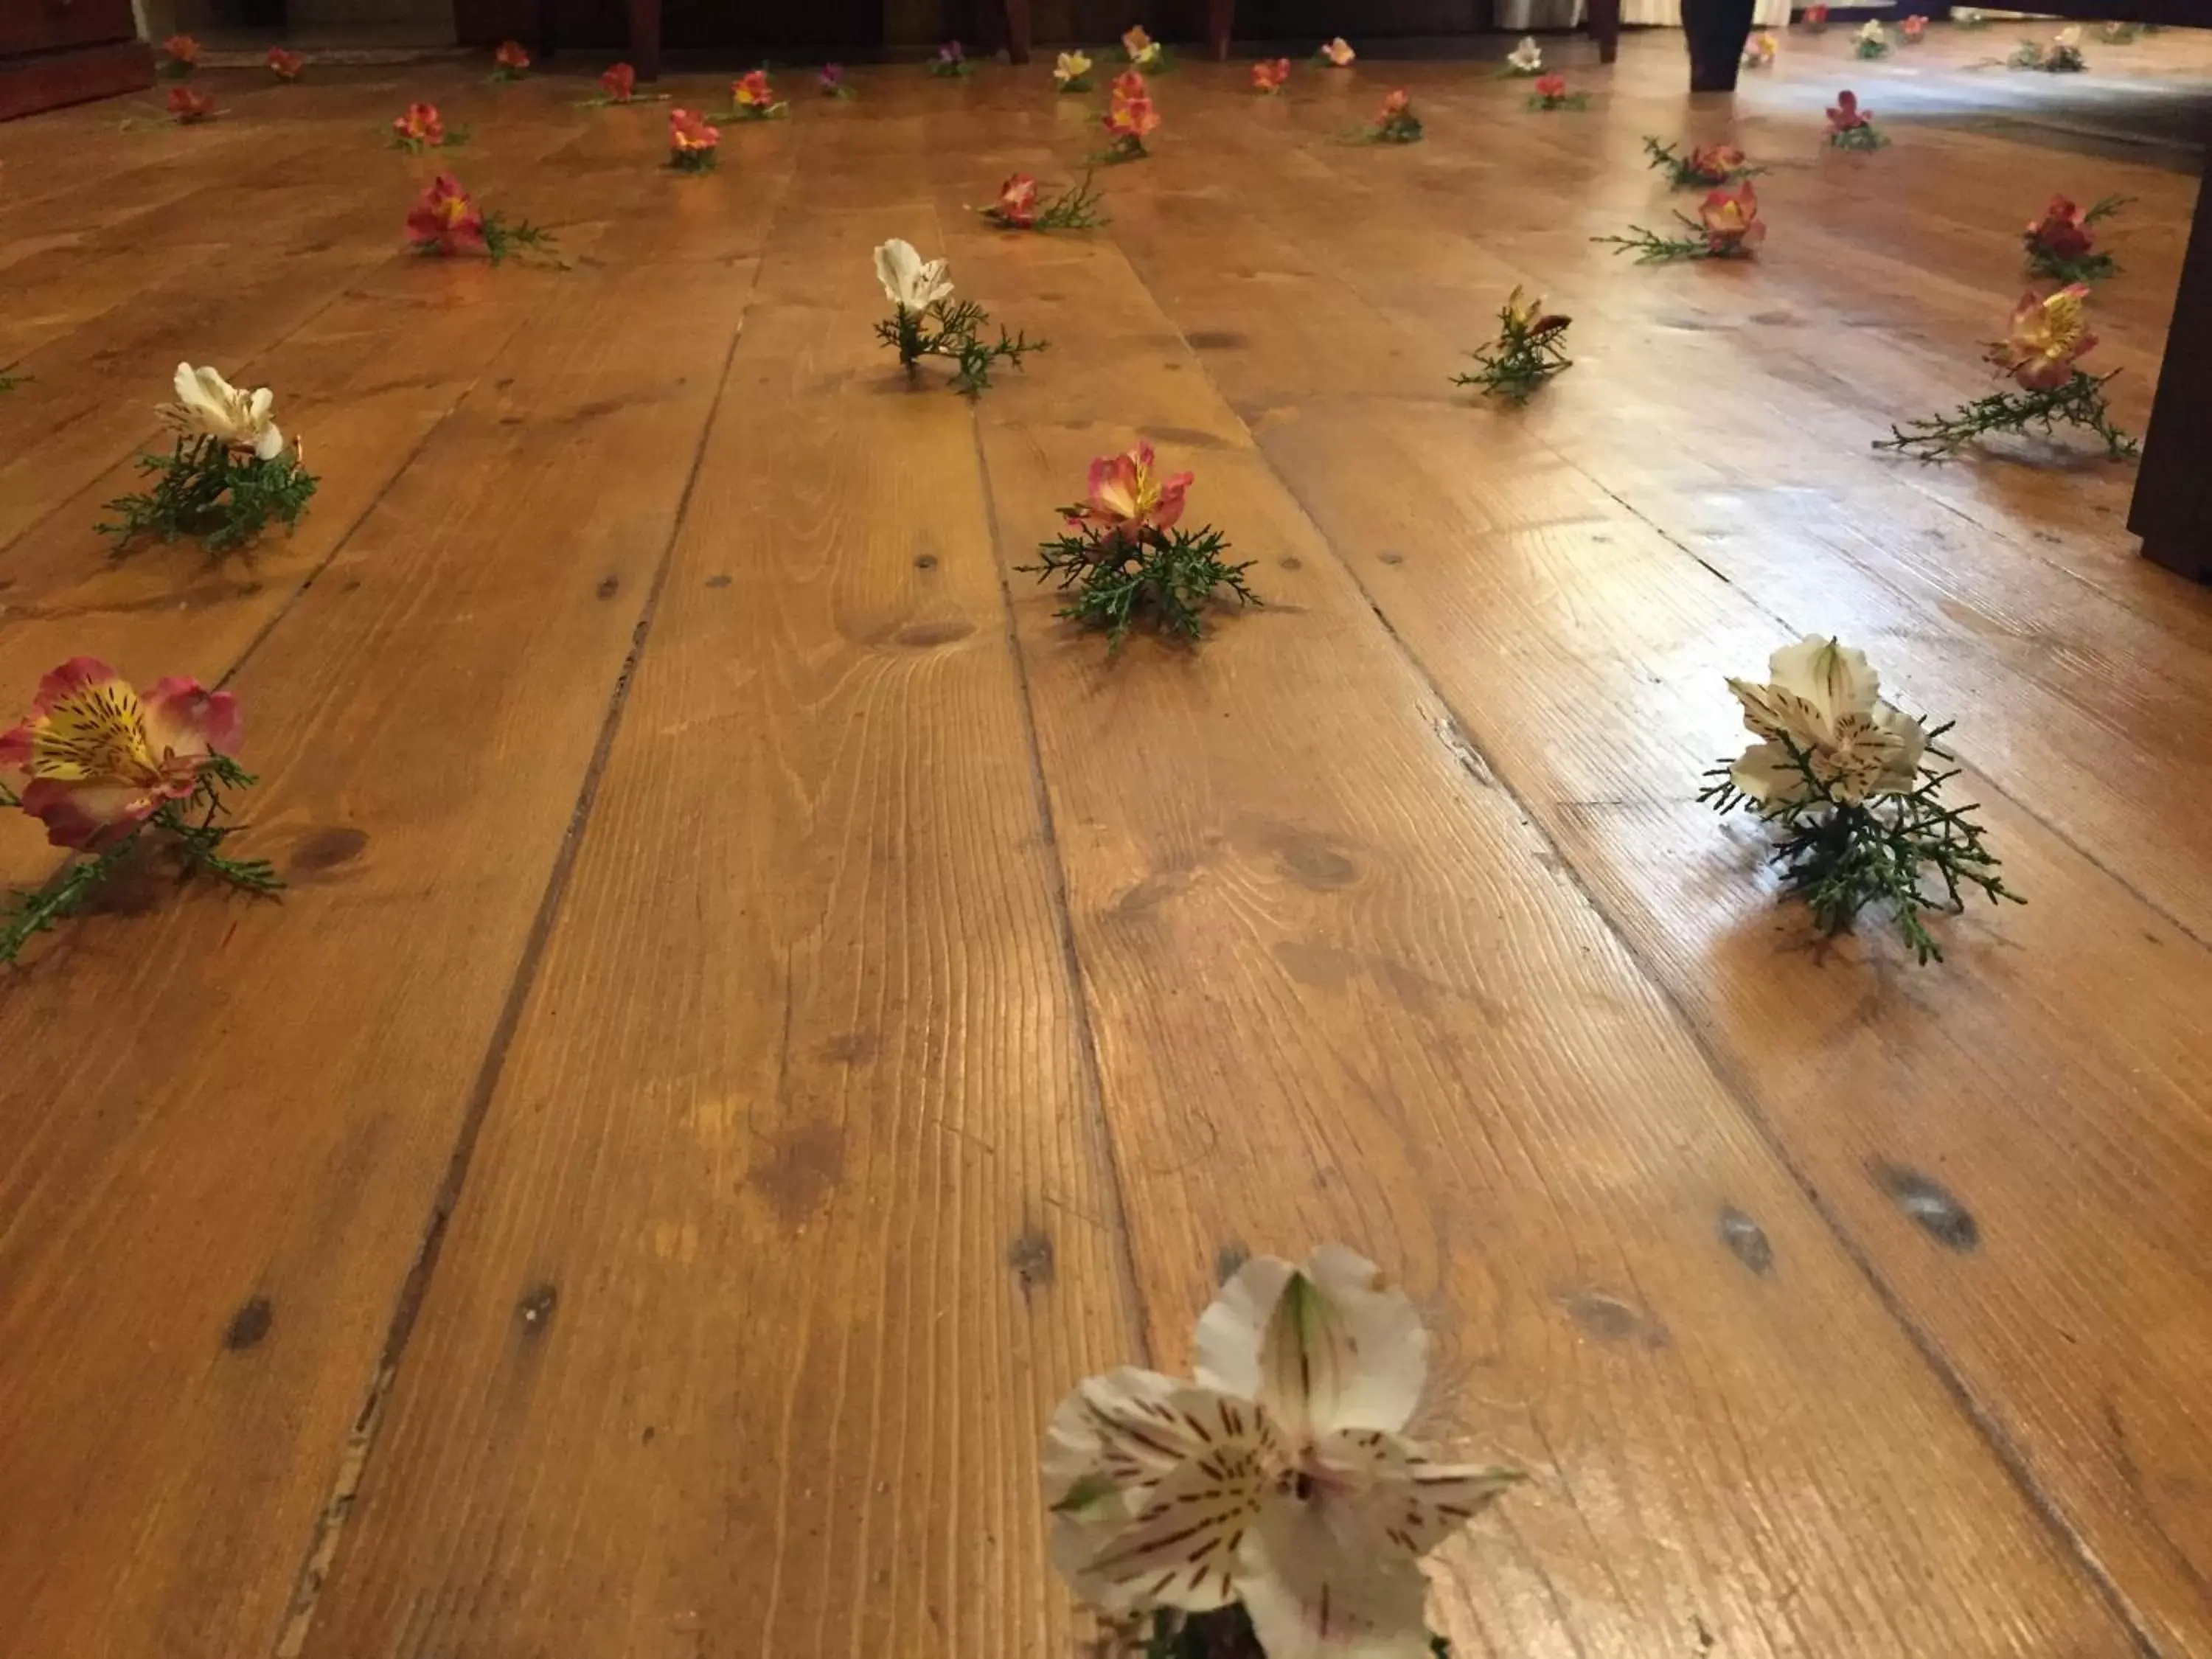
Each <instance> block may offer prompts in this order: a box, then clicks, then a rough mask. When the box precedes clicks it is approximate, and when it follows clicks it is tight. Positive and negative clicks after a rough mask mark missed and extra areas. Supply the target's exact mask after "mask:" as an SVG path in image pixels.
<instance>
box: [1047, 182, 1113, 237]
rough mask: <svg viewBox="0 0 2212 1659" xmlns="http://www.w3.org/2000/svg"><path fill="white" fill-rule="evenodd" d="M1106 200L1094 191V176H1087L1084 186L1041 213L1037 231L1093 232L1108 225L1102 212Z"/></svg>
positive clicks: (1075, 187)
mask: <svg viewBox="0 0 2212 1659" xmlns="http://www.w3.org/2000/svg"><path fill="white" fill-rule="evenodd" d="M1103 200H1104V197H1102V196H1100V195H1099V193H1098V192H1097V191H1095V190H1093V189H1092V188H1091V175H1090V174H1089V173H1085V174H1084V175H1083V182H1082V183H1081V184H1079V185H1069V186H1068V188H1067V189H1066V190H1064V191H1061V192H1060V194H1059V195H1057V196H1055V197H1053V198H1052V200H1050V201H1049V202H1047V203H1046V204H1044V205H1043V206H1042V208H1039V209H1038V210H1037V216H1036V229H1038V230H1091V229H1094V228H1097V227H1098V226H1100V225H1103V224H1104V223H1106V222H1107V221H1106V216H1105V215H1104V214H1103V213H1102V212H1100V211H1099V204H1100V203H1101V202H1102V201H1103Z"/></svg>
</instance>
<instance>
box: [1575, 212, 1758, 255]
mask: <svg viewBox="0 0 2212 1659" xmlns="http://www.w3.org/2000/svg"><path fill="white" fill-rule="evenodd" d="M1674 217H1675V218H1676V219H1677V220H1679V221H1680V222H1681V223H1682V225H1683V226H1684V227H1685V228H1686V229H1688V230H1689V231H1690V232H1691V233H1692V234H1690V235H1687V236H1662V235H1661V234H1659V233H1658V232H1657V231H1656V230H1646V229H1645V228H1644V227H1643V226H1642V225H1631V226H1629V228H1628V234H1627V235H1626V236H1593V237H1591V238H1590V240H1592V241H1593V242H1610V243H1612V244H1613V252H1615V253H1623V252H1627V251H1628V250H1630V249H1634V250H1635V252H1636V263H1637V264H1639V265H1650V264H1664V263H1666V262H1667V261H1668V260H1670V259H1748V258H1751V256H1752V253H1753V250H1752V249H1751V248H1748V247H1747V246H1744V245H1743V244H1742V243H1741V242H1721V243H1715V242H1714V241H1713V240H1711V238H1709V237H1708V236H1706V234H1705V227H1704V226H1703V225H1701V224H1699V222H1697V221H1696V220H1695V219H1692V218H1691V217H1690V216H1689V215H1688V214H1686V213H1678V214H1676V215H1675V216H1674Z"/></svg>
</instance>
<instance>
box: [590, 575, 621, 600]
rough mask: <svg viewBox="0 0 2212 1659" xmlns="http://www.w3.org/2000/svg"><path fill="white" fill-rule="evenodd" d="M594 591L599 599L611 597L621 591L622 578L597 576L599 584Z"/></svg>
mask: <svg viewBox="0 0 2212 1659" xmlns="http://www.w3.org/2000/svg"><path fill="white" fill-rule="evenodd" d="M594 591H595V592H597V593H598V594H599V597H600V598H601V599H612V598H614V596H615V595H616V594H617V593H619V592H622V578H621V577H619V576H602V577H600V578H599V586H598V587H597V588H596V589H595V590H594Z"/></svg>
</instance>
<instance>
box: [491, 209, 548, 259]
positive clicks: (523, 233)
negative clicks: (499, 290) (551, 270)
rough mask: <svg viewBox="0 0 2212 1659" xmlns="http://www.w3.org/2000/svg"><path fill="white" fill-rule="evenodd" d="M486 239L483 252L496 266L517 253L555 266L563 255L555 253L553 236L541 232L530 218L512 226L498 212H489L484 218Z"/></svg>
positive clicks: (544, 231)
mask: <svg viewBox="0 0 2212 1659" xmlns="http://www.w3.org/2000/svg"><path fill="white" fill-rule="evenodd" d="M483 239H484V252H486V253H488V254H489V255H490V256H491V262H492V264H500V263H501V262H502V261H504V260H506V259H507V258H509V257H511V256H513V255H514V254H518V253H535V254H537V255H538V256H539V257H540V258H546V259H550V260H552V261H553V263H554V264H560V263H561V257H560V255H559V254H557V253H556V252H554V251H553V233H552V232H551V231H550V230H540V229H539V228H538V227H537V226H536V225H533V224H532V223H531V222H530V221H529V220H527V219H521V220H518V221H517V222H514V223H513V224H509V223H507V221H506V220H504V219H502V218H501V217H500V216H499V215H497V214H496V213H493V212H490V211H489V210H487V211H486V212H485V214H484V216H483Z"/></svg>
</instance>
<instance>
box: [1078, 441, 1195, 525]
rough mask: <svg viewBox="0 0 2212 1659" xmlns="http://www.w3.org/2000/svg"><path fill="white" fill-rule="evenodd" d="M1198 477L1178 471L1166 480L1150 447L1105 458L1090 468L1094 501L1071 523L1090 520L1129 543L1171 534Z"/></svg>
mask: <svg viewBox="0 0 2212 1659" xmlns="http://www.w3.org/2000/svg"><path fill="white" fill-rule="evenodd" d="M1194 477H1196V475H1195V474H1194V473H1189V472H1176V473H1173V474H1170V476H1169V477H1166V478H1162V477H1160V475H1159V469H1158V465H1157V462H1156V458H1155V457H1154V455H1153V453H1152V445H1150V444H1148V443H1139V444H1137V445H1136V446H1135V447H1133V448H1131V449H1127V450H1124V451H1123V452H1122V453H1121V454H1119V455H1101V456H1099V457H1098V458H1097V459H1095V460H1093V461H1092V462H1091V482H1090V496H1091V499H1090V501H1088V502H1087V503H1086V504H1085V507H1083V509H1082V511H1081V513H1079V516H1078V520H1071V521H1070V522H1071V523H1073V522H1078V521H1080V520H1088V521H1089V522H1091V523H1092V524H1095V525H1097V526H1099V528H1100V529H1102V530H1103V531H1105V532H1107V533H1108V534H1109V535H1110V536H1117V537H1121V538H1125V539H1127V540H1130V541H1134V540H1136V539H1137V538H1139V537H1140V536H1141V535H1143V534H1144V532H1146V531H1147V530H1172V529H1174V528H1175V526H1176V524H1177V523H1178V522H1179V521H1180V520H1182V509H1183V497H1184V495H1186V494H1187V493H1188V490H1189V489H1190V486H1191V481H1192V480H1193V478H1194Z"/></svg>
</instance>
